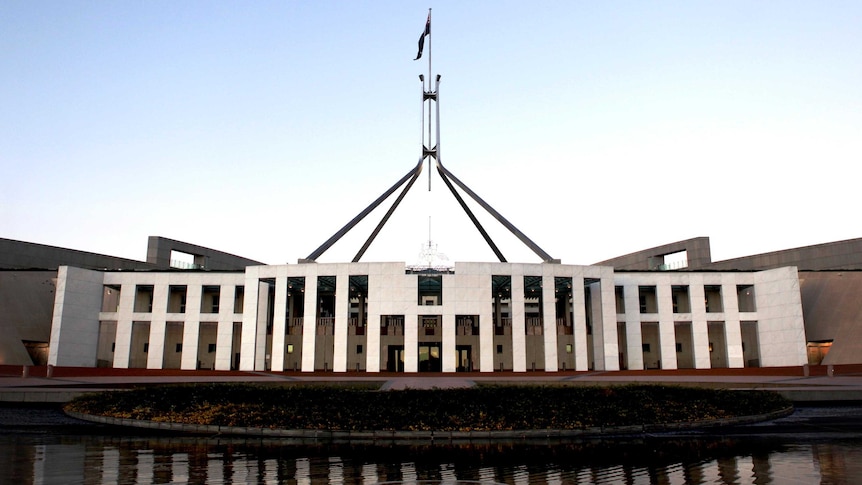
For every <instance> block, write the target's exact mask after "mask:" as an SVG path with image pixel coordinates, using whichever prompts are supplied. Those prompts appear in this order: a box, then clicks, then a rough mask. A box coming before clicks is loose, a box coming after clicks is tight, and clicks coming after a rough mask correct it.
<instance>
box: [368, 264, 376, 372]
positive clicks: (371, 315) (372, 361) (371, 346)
mask: <svg viewBox="0 0 862 485" xmlns="http://www.w3.org/2000/svg"><path fill="white" fill-rule="evenodd" d="M368 279H369V280H370V279H371V276H369V277H368ZM371 291H372V290H371V288H370V286H369V292H371ZM379 307H380V306H379V305H378V304H377V303H376V302H375V301H374V300H372V298H371V295H369V297H368V321H367V322H365V323H366V325H365V372H380V311H379V310H376V309H377V308H379ZM373 310H375V311H373Z"/></svg>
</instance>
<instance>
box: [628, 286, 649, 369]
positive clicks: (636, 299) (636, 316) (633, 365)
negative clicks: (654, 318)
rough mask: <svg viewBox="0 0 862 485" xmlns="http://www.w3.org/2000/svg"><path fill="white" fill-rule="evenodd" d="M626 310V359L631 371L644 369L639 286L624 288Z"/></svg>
mask: <svg viewBox="0 0 862 485" xmlns="http://www.w3.org/2000/svg"><path fill="white" fill-rule="evenodd" d="M623 300H624V301H625V307H626V308H625V310H626V359H627V361H628V367H629V369H631V370H642V369H643V368H644V354H643V329H642V327H641V305H640V288H639V286H638V285H637V284H627V285H625V286H623Z"/></svg>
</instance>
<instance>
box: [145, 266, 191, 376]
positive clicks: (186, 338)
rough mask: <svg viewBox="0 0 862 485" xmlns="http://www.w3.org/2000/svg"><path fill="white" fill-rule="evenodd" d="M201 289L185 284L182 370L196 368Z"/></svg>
mask: <svg viewBox="0 0 862 485" xmlns="http://www.w3.org/2000/svg"><path fill="white" fill-rule="evenodd" d="M189 283H191V282H189ZM202 290H203V287H202V286H201V285H199V284H188V285H186V314H185V315H186V317H185V321H184V323H183V354H182V357H181V359H182V360H181V362H180V368H181V369H184V370H194V369H197V368H198V352H199V348H198V347H199V346H200V336H201V292H202ZM150 351H152V349H150Z"/></svg>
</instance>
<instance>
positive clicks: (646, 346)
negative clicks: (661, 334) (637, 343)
mask: <svg viewBox="0 0 862 485" xmlns="http://www.w3.org/2000/svg"><path fill="white" fill-rule="evenodd" d="M641 348H642V349H643V351H644V352H649V344H642V345H641Z"/></svg>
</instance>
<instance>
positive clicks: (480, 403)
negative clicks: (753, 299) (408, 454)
mask: <svg viewBox="0 0 862 485" xmlns="http://www.w3.org/2000/svg"><path fill="white" fill-rule="evenodd" d="M790 406H791V404H790V402H789V401H787V400H786V399H784V398H783V397H781V396H780V395H778V394H776V393H773V392H769V391H729V390H721V389H703V388H693V387H681V386H664V385H626V386H615V387H599V386H592V387H580V386H577V387H576V386H571V387H569V386H538V385H537V386H532V385H520V386H496V385H495V386H478V387H474V388H470V389H445V390H439V389H434V390H411V389H407V390H402V391H385V392H383V391H377V390H371V389H368V388H362V387H357V386H350V387H349V386H345V387H341V386H331V385H330V386H321V385H292V386H263V385H254V384H191V385H163V386H151V387H145V388H139V389H134V390H130V391H108V392H102V393H98V394H90V395H85V396H81V397H78V398H76V399H74V400H73V401H71V402H69V403H68V404H67V405H66V407H65V409H66V410H67V411H71V412H77V413H82V414H90V415H98V416H110V417H115V418H131V419H140V420H148V421H161V422H176V423H186V424H198V425H204V424H205V425H219V426H244V427H260V428H273V429H319V430H343V431H366V430H414V431H417V430H422V431H430V430H433V431H503V430H527V429H566V430H571V429H584V428H588V427H597V426H631V425H644V424H646V425H650V424H671V423H681V422H692V421H703V420H710V419H722V418H732V417H739V416H753V415H761V414H767V413H771V412H775V411H780V410H783V409H787V408H789V407H790Z"/></svg>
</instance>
